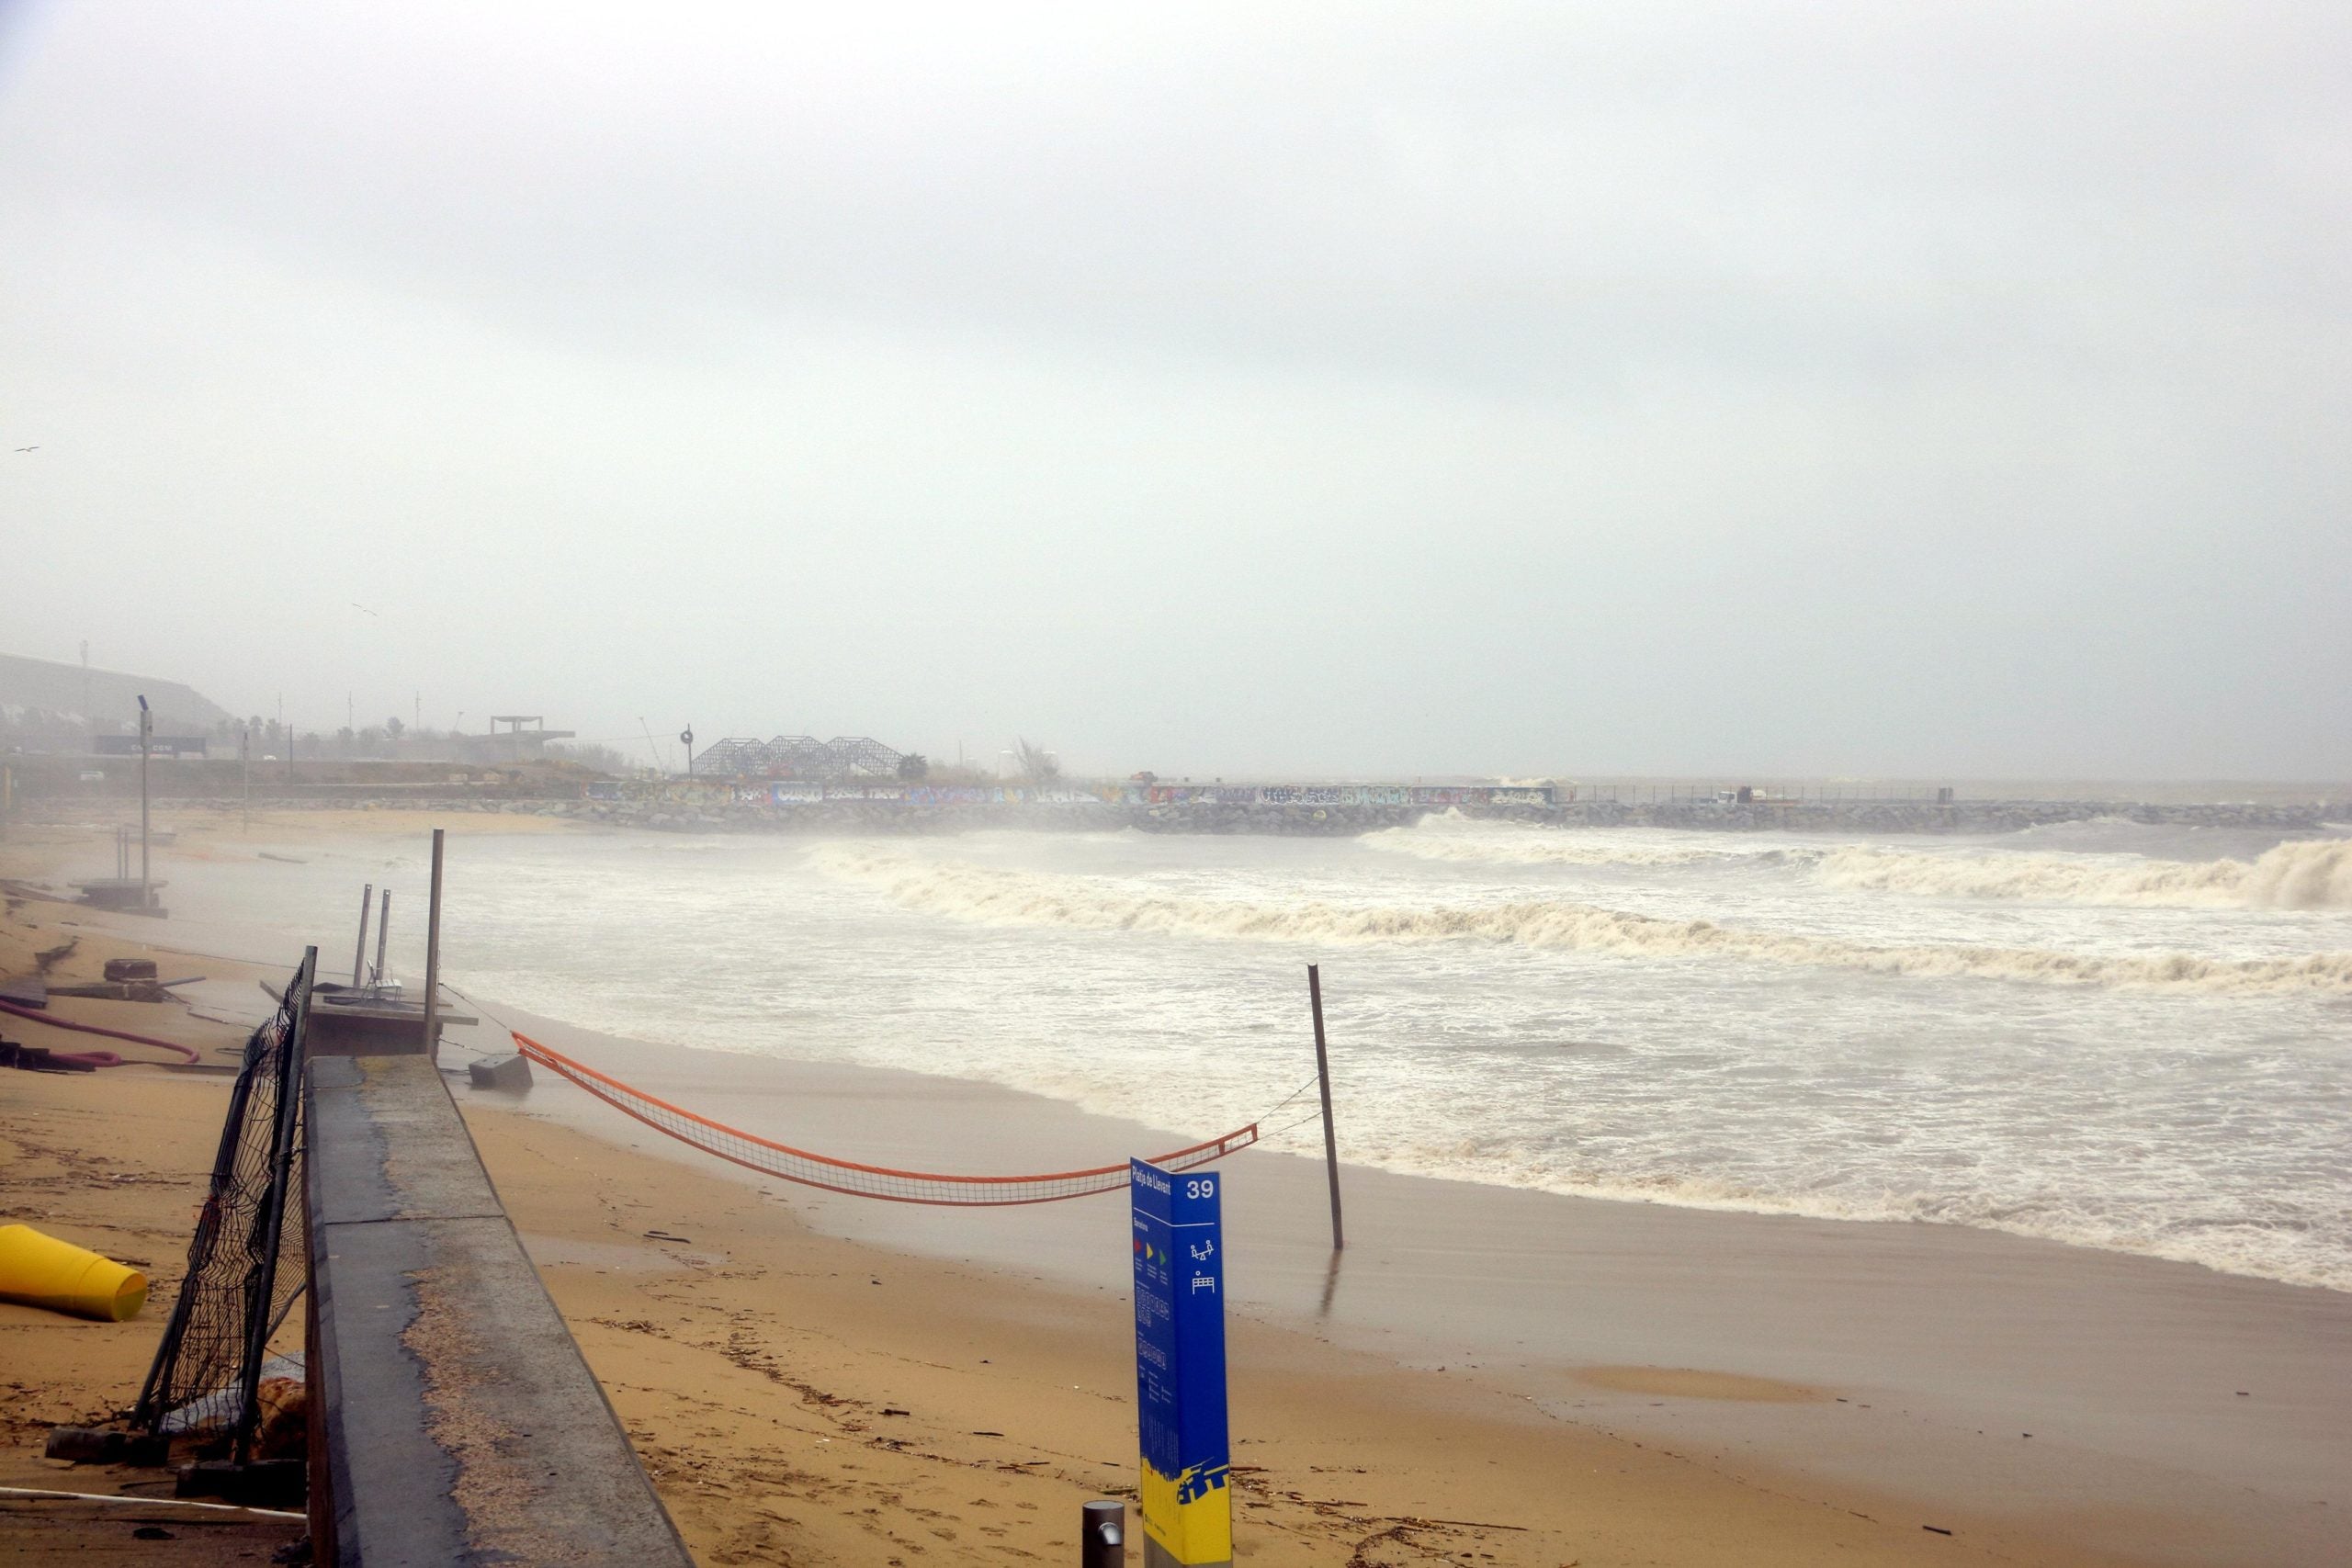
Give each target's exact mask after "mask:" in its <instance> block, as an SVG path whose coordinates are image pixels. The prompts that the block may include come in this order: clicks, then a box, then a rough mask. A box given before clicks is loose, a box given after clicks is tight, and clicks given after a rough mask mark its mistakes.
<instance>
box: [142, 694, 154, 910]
mask: <svg viewBox="0 0 2352 1568" xmlns="http://www.w3.org/2000/svg"><path fill="white" fill-rule="evenodd" d="M150 718H151V716H150V715H149V713H148V711H147V699H146V698H145V697H143V696H142V697H141V698H140V699H139V908H140V912H141V913H142V914H143V913H145V912H146V909H147V906H148V905H150V904H152V903H153V902H154V901H155V895H154V892H153V889H152V888H151V887H150V886H148V881H147V738H148V735H149V733H150Z"/></svg>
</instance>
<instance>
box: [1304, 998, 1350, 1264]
mask: <svg viewBox="0 0 2352 1568" xmlns="http://www.w3.org/2000/svg"><path fill="white" fill-rule="evenodd" d="M1306 999H1307V1004H1308V1005H1309V1006H1310V1007H1311V1008H1313V1009H1314V1010H1315V1081H1316V1083H1317V1086H1318V1087H1319V1088H1320V1089H1322V1090H1323V1170H1324V1174H1325V1175H1327V1176H1329V1178H1330V1179H1331V1250H1332V1251H1334V1252H1339V1251H1341V1250H1343V1249H1344V1248H1345V1247H1347V1245H1348V1237H1347V1233H1346V1231H1345V1230H1343V1229H1342V1228H1341V1227H1340V1140H1339V1137H1338V1134H1335V1133H1334V1132H1333V1131H1332V1130H1331V1056H1330V1053H1329V1051H1328V1050H1326V1049H1325V1047H1324V1044H1323V973H1322V970H1321V968H1320V967H1319V966H1317V965H1316V964H1308V965H1307V966H1306Z"/></svg>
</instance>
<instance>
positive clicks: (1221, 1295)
mask: <svg viewBox="0 0 2352 1568" xmlns="http://www.w3.org/2000/svg"><path fill="white" fill-rule="evenodd" d="M1224 1184H1225V1178H1224V1177H1222V1176H1220V1175H1218V1174H1217V1173H1216V1172H1214V1171H1191V1172H1173V1171H1167V1170H1162V1169H1161V1168H1159V1167H1158V1166H1156V1165H1153V1164H1152V1163H1151V1162H1150V1161H1148V1160H1140V1159H1139V1160H1133V1161H1130V1162H1129V1167H1128V1172H1127V1190H1128V1197H1129V1204H1130V1208H1131V1211H1132V1213H1133V1219H1134V1232H1135V1237H1134V1239H1135V1264H1136V1412H1137V1416H1138V1425H1139V1427H1140V1428H1141V1436H1142V1438H1143V1531H1144V1546H1143V1560H1144V1568H1210V1565H1212V1564H1224V1563H1229V1562H1232V1561H1233V1491H1232V1488H1231V1486H1230V1485H1229V1484H1228V1482H1229V1480H1230V1478H1231V1476H1230V1472H1231V1469H1232V1453H1231V1450H1230V1449H1229V1447H1228V1441H1229V1438H1228V1434H1227V1428H1226V1419H1225V1236H1224V1232H1223V1230H1222V1229H1221V1227H1220V1224H1219V1205H1218V1191H1219V1189H1221V1188H1222V1187H1223V1186H1224Z"/></svg>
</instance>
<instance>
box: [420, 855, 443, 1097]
mask: <svg viewBox="0 0 2352 1568" xmlns="http://www.w3.org/2000/svg"><path fill="white" fill-rule="evenodd" d="M424 1054H425V1055H428V1056H430V1057H432V1058H433V1060H434V1061H435V1062H438V1061H440V1059H441V829H438V828H435V829H433V893H432V897H431V902H430V903H429V904H427V905H426V907H425V912H424Z"/></svg>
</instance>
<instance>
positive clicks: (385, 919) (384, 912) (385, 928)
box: [375, 887, 392, 986]
mask: <svg viewBox="0 0 2352 1568" xmlns="http://www.w3.org/2000/svg"><path fill="white" fill-rule="evenodd" d="M391 934H392V890H391V889H390V888H389V887H387V888H385V889H384V902H383V905H382V907H381V908H380V909H379V911H378V912H377V915H376V975H375V983H376V984H377V985H379V986H380V985H382V984H383V983H384V943H385V942H386V940H387V939H388V938H390V936H391Z"/></svg>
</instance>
